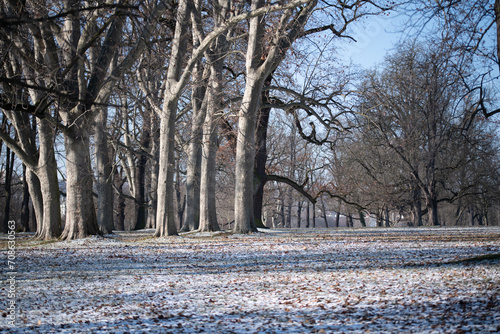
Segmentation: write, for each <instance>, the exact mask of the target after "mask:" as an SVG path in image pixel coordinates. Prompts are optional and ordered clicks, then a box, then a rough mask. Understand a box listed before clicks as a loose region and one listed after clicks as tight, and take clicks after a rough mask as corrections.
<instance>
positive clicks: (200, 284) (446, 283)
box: [0, 227, 500, 333]
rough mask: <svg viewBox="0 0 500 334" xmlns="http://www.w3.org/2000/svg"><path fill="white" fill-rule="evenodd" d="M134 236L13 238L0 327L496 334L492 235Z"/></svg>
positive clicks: (496, 238) (499, 323)
mask: <svg viewBox="0 0 500 334" xmlns="http://www.w3.org/2000/svg"><path fill="white" fill-rule="evenodd" d="M148 235H149V234H148V232H147V231H146V232H145V233H144V232H143V233H139V234H138V233H135V234H119V235H115V236H113V237H111V236H109V237H107V238H100V237H99V238H98V237H92V238H87V239H83V240H77V241H71V242H53V243H44V242H37V241H30V240H27V239H23V237H19V238H18V240H17V250H16V256H17V263H16V265H17V268H16V269H17V276H16V282H15V283H16V307H17V309H16V312H17V314H16V315H17V320H16V325H15V326H14V327H11V326H9V324H8V323H7V319H8V318H7V317H6V315H7V306H6V305H7V302H6V300H7V298H4V296H5V295H6V293H7V285H5V284H2V291H1V293H2V298H1V300H2V304H0V312H1V313H2V317H0V332H2V333H3V332H15V333H51V332H57V333H80V332H86V333H206V332H212V333H342V332H344V333H405V332H406V333H498V332H500V259H499V255H498V254H499V253H500V228H499V227H489V228H440V229H437V228H421V229H403V228H401V229H359V230H337V231H335V230H270V231H265V232H263V233H258V234H254V235H231V234H217V235H213V234H188V235H185V236H182V237H169V238H160V239H155V238H150V237H148ZM2 241H3V244H2V245H3V246H2V247H3V248H2V255H6V251H5V247H4V246H5V241H6V238H5V236H4V237H3V238H2ZM486 255H488V256H486ZM5 258H6V256H2V259H5ZM2 283H3V282H2ZM4 301H5V302H4Z"/></svg>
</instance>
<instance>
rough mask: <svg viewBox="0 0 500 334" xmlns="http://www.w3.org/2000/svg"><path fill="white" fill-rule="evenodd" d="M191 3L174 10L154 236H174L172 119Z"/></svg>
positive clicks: (161, 124)
mask: <svg viewBox="0 0 500 334" xmlns="http://www.w3.org/2000/svg"><path fill="white" fill-rule="evenodd" d="M192 5H193V4H192V2H191V1H189V0H184V1H180V3H179V7H178V10H177V22H176V27H175V34H174V39H173V41H172V51H171V54H170V61H169V66H168V71H167V78H166V84H165V94H164V99H163V109H162V112H161V115H160V160H159V172H158V187H157V194H158V202H157V213H156V232H155V236H157V237H160V236H167V235H177V227H176V224H175V212H174V201H173V198H169V196H174V193H175V189H174V164H175V155H174V149H175V146H174V143H175V120H176V113H177V106H178V101H179V95H180V91H181V89H182V87H183V86H184V85H183V84H182V83H180V82H179V81H180V79H181V70H182V67H183V63H184V61H185V59H184V58H185V55H186V52H187V40H188V36H187V32H188V28H189V16H190V11H191V10H192Z"/></svg>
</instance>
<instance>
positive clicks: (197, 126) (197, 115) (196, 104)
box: [180, 63, 206, 232]
mask: <svg viewBox="0 0 500 334" xmlns="http://www.w3.org/2000/svg"><path fill="white" fill-rule="evenodd" d="M202 77H203V74H202V73H201V64H200V63H197V64H196V65H195V67H194V69H193V81H194V87H193V91H192V93H191V104H192V106H193V116H192V124H191V139H190V142H189V145H188V160H187V171H186V209H185V211H184V224H183V225H182V227H181V229H180V231H181V232H188V231H192V230H197V229H198V228H199V226H200V179H201V154H202V148H201V143H202V136H203V121H204V119H205V115H206V105H205V106H203V99H204V97H205V90H206V89H205V87H204V86H203V85H202Z"/></svg>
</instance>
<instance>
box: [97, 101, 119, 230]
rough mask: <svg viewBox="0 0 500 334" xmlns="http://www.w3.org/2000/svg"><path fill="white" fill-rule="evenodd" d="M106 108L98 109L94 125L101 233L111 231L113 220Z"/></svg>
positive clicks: (98, 217) (98, 213) (98, 220)
mask: <svg viewBox="0 0 500 334" xmlns="http://www.w3.org/2000/svg"><path fill="white" fill-rule="evenodd" d="M107 118H108V117H107V109H106V107H103V108H101V109H100V110H99V114H98V115H97V117H96V125H95V135H94V141H95V150H96V165H97V224H98V226H99V230H100V232H101V233H103V234H109V233H112V231H113V229H114V227H115V224H114V222H113V219H114V214H113V202H114V199H113V178H112V175H111V173H112V167H111V161H110V158H109V145H108V139H107V135H106V131H105V129H106V122H107Z"/></svg>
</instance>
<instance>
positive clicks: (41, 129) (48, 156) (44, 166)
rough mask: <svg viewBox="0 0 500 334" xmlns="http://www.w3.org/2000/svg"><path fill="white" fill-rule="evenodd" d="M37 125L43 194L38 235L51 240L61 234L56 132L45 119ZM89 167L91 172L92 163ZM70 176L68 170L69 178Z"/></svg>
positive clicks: (39, 177)
mask: <svg viewBox="0 0 500 334" xmlns="http://www.w3.org/2000/svg"><path fill="white" fill-rule="evenodd" d="M37 126H38V137H39V141H40V148H39V151H40V154H39V158H38V160H39V161H38V166H39V168H38V170H37V173H36V174H37V176H38V180H39V181H40V190H41V194H42V203H43V220H42V221H41V223H39V224H38V228H37V233H36V237H37V238H38V239H41V240H49V239H53V238H57V237H59V236H60V235H61V203H60V198H59V196H60V195H59V180H58V178H57V163H56V158H55V152H54V145H53V143H54V136H55V132H54V129H52V127H51V126H50V125H49V124H48V123H47V122H46V121H45V120H43V119H39V120H37ZM87 152H89V151H87ZM70 161H72V160H71V159H68V162H70ZM69 164H71V163H67V164H66V168H67V167H68V165H69ZM88 168H89V172H90V165H89V166H88ZM69 176H70V175H69V172H68V180H69ZM91 181H92V180H91ZM67 189H68V188H67ZM90 191H92V188H90ZM68 192H69V191H67V193H68ZM90 199H91V200H92V192H90ZM92 204H93V202H92ZM66 208H68V206H66ZM92 209H93V207H92ZM66 212H67V211H66ZM66 217H68V213H66ZM67 225H68V224H66V226H67Z"/></svg>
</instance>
